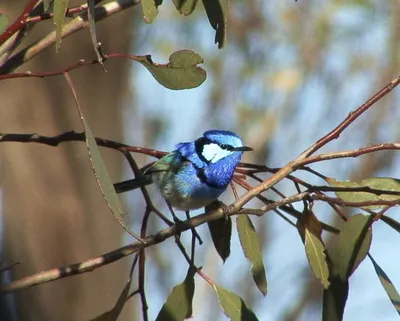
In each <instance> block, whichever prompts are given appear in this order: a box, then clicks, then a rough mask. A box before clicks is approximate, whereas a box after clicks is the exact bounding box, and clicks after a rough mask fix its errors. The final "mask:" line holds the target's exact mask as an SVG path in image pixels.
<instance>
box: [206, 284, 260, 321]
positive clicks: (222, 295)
mask: <svg viewBox="0 0 400 321" xmlns="http://www.w3.org/2000/svg"><path fill="white" fill-rule="evenodd" d="M214 289H215V292H216V293H217V296H218V301H219V305H220V306H221V308H222V311H224V313H225V315H226V316H227V317H228V318H230V320H231V321H258V319H257V317H256V315H255V314H254V312H253V311H252V310H250V309H249V308H248V307H247V306H246V303H244V301H243V300H242V298H240V297H239V296H238V295H236V294H235V293H232V292H230V291H227V290H225V289H224V288H222V287H219V286H218V285H214Z"/></svg>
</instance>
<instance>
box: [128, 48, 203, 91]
mask: <svg viewBox="0 0 400 321" xmlns="http://www.w3.org/2000/svg"><path fill="white" fill-rule="evenodd" d="M135 60H136V61H138V62H140V63H141V64H142V65H143V66H145V67H146V68H147V70H148V71H150V73H151V74H152V75H153V77H154V78H155V79H156V80H157V81H158V82H159V83H160V84H161V85H163V86H164V87H166V88H169V89H173V90H179V89H189V88H195V87H198V86H200V85H201V84H202V83H203V82H204V80H206V77H207V74H206V71H205V70H204V69H202V68H201V67H198V66H197V65H198V64H201V63H203V62H204V60H203V58H202V57H201V56H200V55H199V54H197V53H195V52H193V51H190V50H180V51H176V52H174V53H173V54H172V55H171V56H170V57H169V63H167V64H165V65H163V64H155V63H154V62H153V61H152V60H151V57H150V56H137V57H136V58H135Z"/></svg>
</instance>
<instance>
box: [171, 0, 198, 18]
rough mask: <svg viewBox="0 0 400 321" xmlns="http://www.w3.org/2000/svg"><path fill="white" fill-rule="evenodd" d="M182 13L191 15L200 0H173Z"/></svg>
mask: <svg viewBox="0 0 400 321" xmlns="http://www.w3.org/2000/svg"><path fill="white" fill-rule="evenodd" d="M172 2H173V3H174V5H175V7H176V9H177V10H178V11H179V13H180V14H183V15H185V16H188V15H190V14H191V13H192V12H193V11H194V9H195V8H196V5H197V2H198V0H172Z"/></svg>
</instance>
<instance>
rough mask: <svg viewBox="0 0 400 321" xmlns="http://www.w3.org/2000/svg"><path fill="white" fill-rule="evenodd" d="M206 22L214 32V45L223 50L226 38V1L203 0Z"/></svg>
mask: <svg viewBox="0 0 400 321" xmlns="http://www.w3.org/2000/svg"><path fill="white" fill-rule="evenodd" d="M203 5H204V8H205V9H206V13H207V17H208V20H209V21H210V24H211V26H212V27H213V28H214V30H215V43H218V48H220V49H221V48H223V47H224V46H225V43H226V38H227V24H228V0H203Z"/></svg>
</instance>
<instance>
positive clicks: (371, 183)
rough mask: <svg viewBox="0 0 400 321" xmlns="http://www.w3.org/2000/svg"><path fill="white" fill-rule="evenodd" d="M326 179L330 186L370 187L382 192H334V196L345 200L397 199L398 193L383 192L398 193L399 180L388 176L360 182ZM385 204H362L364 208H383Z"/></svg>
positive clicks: (399, 187)
mask: <svg viewBox="0 0 400 321" xmlns="http://www.w3.org/2000/svg"><path fill="white" fill-rule="evenodd" d="M326 181H327V182H328V184H329V185H330V186H334V187H352V188H366V187H368V188H371V189H375V190H382V193H371V192H364V191H363V192H335V194H336V196H337V197H339V198H340V199H341V200H343V201H345V202H357V203H358V202H367V201H379V200H384V201H393V200H399V201H400V195H390V194H385V193H384V191H390V192H399V193H400V180H398V179H394V178H390V177H374V178H368V179H364V180H362V181H360V182H351V181H337V180H335V179H332V178H327V179H326ZM384 207H387V205H369V206H363V207H362V208H366V209H377V208H384Z"/></svg>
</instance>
